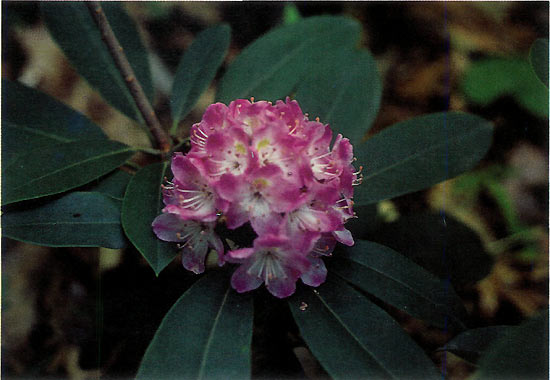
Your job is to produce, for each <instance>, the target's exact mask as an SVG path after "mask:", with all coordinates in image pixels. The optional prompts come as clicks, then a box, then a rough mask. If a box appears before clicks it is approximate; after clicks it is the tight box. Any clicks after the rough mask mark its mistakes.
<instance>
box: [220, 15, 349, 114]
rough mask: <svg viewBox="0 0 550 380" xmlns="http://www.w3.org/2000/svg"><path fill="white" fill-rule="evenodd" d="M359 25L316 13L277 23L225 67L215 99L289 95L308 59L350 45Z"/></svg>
mask: <svg viewBox="0 0 550 380" xmlns="http://www.w3.org/2000/svg"><path fill="white" fill-rule="evenodd" d="M359 32H360V26H359V24H358V23H357V22H356V21H354V20H351V19H348V18H345V17H335V16H318V17H310V18H307V19H304V20H303V21H300V22H297V23H295V24H291V25H283V26H280V27H278V28H276V29H274V30H272V31H270V32H269V33H267V34H266V35H264V36H262V37H260V38H259V39H257V40H256V41H254V42H253V43H252V44H250V45H249V46H247V47H246V48H245V49H244V50H243V51H242V53H241V54H240V55H239V56H238V57H237V58H236V59H235V61H234V62H233V63H232V64H231V65H230V66H229V68H228V70H227V72H226V74H225V75H224V77H223V79H222V81H221V83H220V87H219V90H218V95H217V99H219V101H221V102H223V103H226V104H227V103H229V102H230V101H232V100H234V99H237V98H248V97H250V96H254V97H256V98H257V99H258V100H276V99H281V98H283V97H285V96H287V95H290V93H291V92H292V90H293V89H294V87H295V86H296V84H297V83H298V81H299V80H300V79H301V77H302V76H303V75H304V74H306V73H307V72H308V70H309V68H310V63H311V62H316V61H317V60H319V59H321V58H322V57H325V59H327V56H330V55H331V54H332V52H333V51H334V50H335V49H336V48H339V47H344V46H350V47H351V46H353V45H354V44H355V43H356V42H357V40H358V38H359Z"/></svg>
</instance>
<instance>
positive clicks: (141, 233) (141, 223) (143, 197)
mask: <svg viewBox="0 0 550 380" xmlns="http://www.w3.org/2000/svg"><path fill="white" fill-rule="evenodd" d="M167 170H168V163H167V162H164V163H158V164H152V165H149V166H146V167H144V168H143V169H141V170H140V171H138V172H137V173H136V175H135V176H134V177H133V178H132V179H131V180H130V183H129V184H128V187H127V189H126V194H125V195H124V201H123V203H122V226H123V227H124V232H125V233H126V235H127V236H128V239H130V241H131V242H132V244H134V245H135V246H136V248H137V249H138V251H140V252H141V254H142V255H143V257H145V259H146V260H147V262H148V263H149V265H151V268H153V270H154V271H155V273H156V274H157V276H158V274H159V273H160V271H162V270H163V269H164V268H165V267H166V266H167V265H168V264H169V263H170V262H171V261H172V260H173V259H174V257H175V256H176V254H177V250H176V245H175V244H173V243H167V242H164V241H162V240H159V239H158V238H157V237H156V236H155V234H154V233H153V228H152V227H151V223H153V220H154V219H155V217H157V216H158V215H160V214H161V210H162V209H163V207H164V204H163V202H162V189H161V187H160V185H161V184H162V182H163V179H164V176H165V175H167V174H168V173H167Z"/></svg>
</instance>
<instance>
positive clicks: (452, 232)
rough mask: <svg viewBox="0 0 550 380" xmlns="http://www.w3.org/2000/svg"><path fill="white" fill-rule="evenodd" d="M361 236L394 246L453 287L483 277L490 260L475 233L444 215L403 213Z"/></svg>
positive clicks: (490, 264) (485, 274) (489, 267)
mask: <svg viewBox="0 0 550 380" xmlns="http://www.w3.org/2000/svg"><path fill="white" fill-rule="evenodd" d="M354 236H355V235H354ZM396 236H399V239H396V238H395V237H396ZM357 237H360V236H357ZM365 238H367V239H369V240H373V241H375V242H377V243H380V244H383V245H386V246H388V247H390V248H392V249H394V250H396V251H397V252H399V253H400V254H402V255H404V256H406V257H408V258H409V259H411V260H412V261H414V262H415V263H417V264H418V265H420V266H422V267H423V268H425V269H426V270H428V271H429V272H431V273H433V274H435V275H437V276H438V277H439V278H448V279H450V280H451V282H452V283H453V285H454V286H455V287H465V286H468V285H473V284H474V283H476V282H478V281H479V280H481V279H483V278H485V276H487V275H488V274H489V272H490V271H491V268H492V264H493V261H492V259H491V256H489V255H488V254H487V253H486V252H485V249H484V247H483V243H482V242H481V240H480V239H479V237H478V235H477V234H476V233H475V232H474V231H472V230H470V229H469V228H468V227H466V226H465V225H464V224H462V223H459V222H458V221H456V220H455V219H453V218H452V217H450V216H448V215H445V217H444V218H443V217H442V216H441V215H436V214H411V215H406V216H403V217H401V218H399V220H397V221H396V222H393V223H387V224H383V225H381V226H380V227H379V228H378V229H377V230H376V231H373V232H371V233H369V234H367V236H366V237H365ZM443 255H444V256H443Z"/></svg>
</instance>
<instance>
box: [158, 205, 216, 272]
mask: <svg viewBox="0 0 550 380" xmlns="http://www.w3.org/2000/svg"><path fill="white" fill-rule="evenodd" d="M214 224H215V223H212V222H210V223H200V222H196V221H194V220H183V219H181V218H180V217H179V216H178V215H176V214H161V215H159V216H157V217H156V218H155V220H154V221H153V231H154V232H155V234H156V235H157V237H158V238H159V239H161V240H164V241H171V242H178V243H179V244H178V245H179V247H180V248H181V249H182V251H183V252H182V263H183V266H184V267H185V269H187V270H190V271H192V272H195V273H197V274H198V273H202V272H204V260H205V258H206V255H207V253H208V247H212V248H214V249H215V250H216V251H217V253H218V257H219V258H220V264H221V263H222V262H223V261H222V255H223V243H222V241H221V240H220V238H219V237H218V236H217V235H216V234H215V233H214V229H213V228H214Z"/></svg>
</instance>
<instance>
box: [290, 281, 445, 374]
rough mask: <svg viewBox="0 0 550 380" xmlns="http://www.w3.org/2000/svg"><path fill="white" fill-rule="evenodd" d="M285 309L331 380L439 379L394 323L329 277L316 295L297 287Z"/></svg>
mask: <svg viewBox="0 0 550 380" xmlns="http://www.w3.org/2000/svg"><path fill="white" fill-rule="evenodd" d="M290 308H291V310H292V314H293V315H294V319H295V320H296V322H297V324H298V327H299V328H300V332H301V333H302V336H303V338H304V340H305V341H306V343H307V344H308V346H309V348H310V350H311V351H312V352H313V354H314V355H315V357H316V358H317V359H318V360H319V362H320V363H321V365H322V366H323V367H324V368H325V370H326V371H327V372H328V373H329V374H330V375H331V376H332V377H333V378H334V379H349V378H353V379H367V378H375V379H380V378H392V379H437V378H439V377H440V376H439V374H438V371H437V370H436V369H435V366H434V364H433V363H432V362H431V360H430V359H429V358H428V357H427V356H426V355H425V354H424V352H423V351H422V349H421V348H420V347H418V346H417V345H416V343H414V341H413V340H412V339H411V338H410V337H409V336H408V335H407V334H406V333H405V331H403V330H402V329H401V327H400V326H399V324H397V322H395V321H394V320H393V319H392V318H391V317H390V316H389V315H388V314H386V312H385V311H383V310H382V309H381V308H380V307H378V306H377V305H375V304H374V303H372V302H371V301H369V300H368V299H367V298H365V297H364V296H363V295H361V294H360V293H359V292H357V291H356V290H354V289H353V288H352V287H351V286H349V285H347V284H346V283H345V282H343V281H342V280H338V279H337V278H331V277H330V276H329V278H328V279H327V282H326V283H325V284H323V285H322V286H321V287H319V289H318V290H313V289H311V288H302V289H301V291H298V292H297V294H296V295H294V296H293V297H292V298H291V299H290ZM374 326H376V328H373V327H374Z"/></svg>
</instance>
